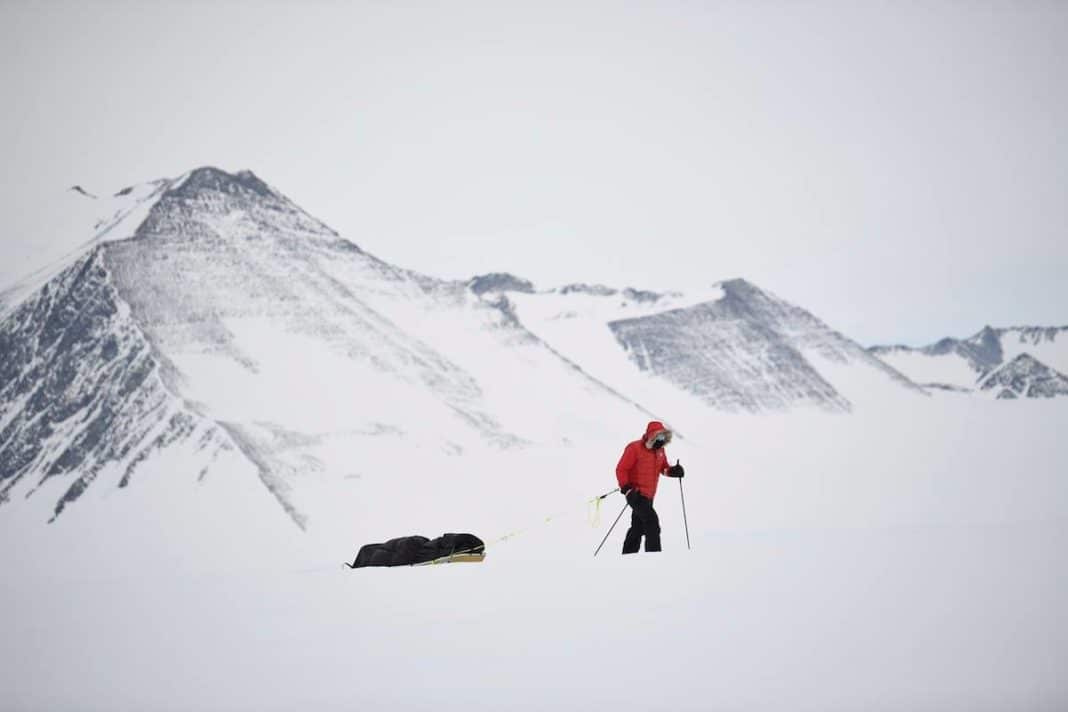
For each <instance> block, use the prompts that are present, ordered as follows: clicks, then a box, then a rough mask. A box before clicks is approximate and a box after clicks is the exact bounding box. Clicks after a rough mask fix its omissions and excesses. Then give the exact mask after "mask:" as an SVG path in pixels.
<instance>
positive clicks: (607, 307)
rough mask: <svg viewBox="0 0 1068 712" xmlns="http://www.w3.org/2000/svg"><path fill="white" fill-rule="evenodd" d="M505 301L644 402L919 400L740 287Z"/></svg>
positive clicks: (769, 407)
mask: <svg viewBox="0 0 1068 712" xmlns="http://www.w3.org/2000/svg"><path fill="white" fill-rule="evenodd" d="M508 298H509V299H511V300H512V301H514V302H515V304H516V310H517V313H518V314H519V316H520V319H521V320H522V321H523V323H524V324H526V325H527V326H528V328H530V329H531V330H532V331H533V332H534V333H536V334H537V335H538V336H539V337H540V338H542V339H543V340H544V341H545V342H546V343H548V344H550V345H551V346H552V347H553V348H554V349H556V350H557V351H559V352H560V353H562V354H564V355H566V356H567V357H568V358H569V359H571V360H573V361H575V362H576V363H579V364H582V365H583V366H584V367H587V368H591V369H593V368H596V369H597V373H599V374H603V375H602V377H603V378H605V379H606V380H607V381H608V382H610V383H612V384H613V386H614V387H616V388H617V389H621V390H624V391H625V392H627V393H640V394H641V395H640V396H639V397H640V398H641V400H642V401H643V402H646V403H649V402H654V403H655V402H656V400H657V397H656V396H655V395H653V394H654V393H655V392H656V390H657V389H659V390H663V387H664V386H671V387H673V388H674V389H677V390H678V391H681V392H683V393H686V394H687V395H689V396H690V397H692V398H694V399H696V400H698V401H699V402H700V403H701V404H702V406H703V407H705V408H707V407H712V408H715V409H717V410H721V411H726V412H751V413H759V412H769V411H780V410H785V409H791V408H797V407H815V408H818V409H822V410H827V411H838V412H842V411H848V410H850V409H851V408H852V407H853V405H854V403H856V402H861V401H865V400H866V399H870V398H871V396H872V395H873V393H875V392H880V393H883V392H890V393H893V394H895V395H899V396H900V395H904V396H905V397H908V396H909V395H916V396H919V395H923V391H922V389H920V388H919V387H918V386H916V385H915V384H913V383H912V382H911V381H909V380H908V379H907V378H906V377H904V376H903V375H901V374H900V373H898V372H897V371H895V370H894V369H893V368H891V367H889V366H887V365H886V364H885V363H883V362H882V361H880V360H879V359H878V358H876V357H874V356H873V355H871V354H869V353H868V352H866V351H865V350H864V348H863V347H861V346H860V345H859V344H857V343H856V342H854V341H851V340H850V339H848V338H846V337H844V336H843V335H841V334H839V333H838V332H836V331H834V330H833V329H831V328H830V327H828V326H827V325H826V324H824V323H823V322H822V321H820V320H819V319H817V318H816V317H814V316H813V315H812V314H810V313H808V312H806V311H805V310H803V309H801V308H799V307H796V306H793V305H791V304H789V303H788V302H786V301H784V300H782V299H780V298H778V297H775V296H773V295H771V294H769V293H768V292H765V291H763V290H761V289H760V288H758V287H756V286H755V285H753V284H751V283H749V282H746V281H745V280H742V279H735V280H730V281H726V282H721V283H719V284H716V285H713V286H712V288H711V289H710V290H709V291H708V293H706V294H700V295H683V294H678V293H670V294H658V293H656V292H649V291H639V290H634V289H624V290H616V289H612V288H609V287H604V286H602V285H592V286H590V285H570V286H568V287H564V288H560V289H556V290H550V291H548V292H543V293H542V292H537V293H529V292H524V293H515V294H510V295H508ZM624 362H625V363H624ZM609 372H611V374H612V376H611V377H610V376H608V375H607V374H608V373H609ZM640 376H645V377H646V378H644V379H642V378H640ZM650 378H651V379H655V382H656V384H658V385H656V386H654V387H652V388H649V386H650V385H651V383H650V380H649V379H650ZM624 384H626V385H624ZM669 410H672V411H674V410H677V408H674V407H672V408H670V409H669Z"/></svg>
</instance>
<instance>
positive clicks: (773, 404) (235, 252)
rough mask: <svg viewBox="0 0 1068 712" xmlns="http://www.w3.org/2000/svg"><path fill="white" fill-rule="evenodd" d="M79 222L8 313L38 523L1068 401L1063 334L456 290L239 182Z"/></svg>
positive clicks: (186, 183)
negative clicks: (661, 429)
mask: <svg viewBox="0 0 1068 712" xmlns="http://www.w3.org/2000/svg"><path fill="white" fill-rule="evenodd" d="M69 197H70V199H71V200H76V201H78V203H77V204H76V205H72V207H71V210H72V211H83V212H85V213H86V221H85V228H84V236H83V237H82V238H81V239H80V243H79V244H80V246H79V248H78V249H77V250H75V251H74V252H73V253H72V254H71V255H69V256H68V257H67V258H65V259H63V260H60V261H59V262H57V263H55V264H53V265H51V266H50V267H47V268H45V269H42V270H40V271H38V272H37V273H35V274H33V275H31V276H30V277H28V278H27V279H25V280H22V281H21V282H19V283H17V284H15V285H12V286H10V287H9V288H8V289H6V290H5V291H3V292H2V293H0V505H2V504H4V503H10V502H12V501H14V500H16V499H25V498H27V497H33V498H35V499H36V498H41V497H44V498H47V500H48V501H49V502H50V503H51V505H50V510H51V516H52V517H56V516H59V515H60V514H61V513H62V512H63V511H64V510H65V508H67V507H69V506H70V505H71V504H72V503H74V502H75V501H77V500H78V499H79V498H80V497H82V495H83V494H84V493H85V492H86V491H87V490H88V489H89V488H90V487H104V488H123V487H126V486H128V485H129V483H130V482H131V481H132V480H133V479H134V478H136V477H138V475H139V472H140V471H141V468H142V465H143V464H144V463H145V462H146V461H148V460H149V459H151V458H161V457H172V458H175V460H174V462H175V463H176V464H175V465H174V467H175V468H180V469H182V470H183V471H189V472H194V473H196V476H197V477H200V478H203V477H209V476H214V473H216V471H218V470H219V469H220V468H221V467H222V466H221V465H220V464H219V463H220V462H222V461H232V458H238V459H242V460H244V461H245V462H247V463H251V465H252V466H253V467H254V468H255V470H256V472H258V474H259V477H260V479H261V481H262V482H263V484H264V486H266V487H267V488H268V490H269V491H270V492H271V493H272V494H273V495H274V496H275V498H276V499H277V500H278V502H279V504H280V505H281V506H282V507H283V508H284V510H285V511H286V512H287V513H288V514H289V515H290V517H291V518H292V519H293V521H294V522H295V523H296V524H298V525H299V526H302V527H303V526H306V524H307V522H308V518H309V516H310V513H309V508H308V507H307V506H306V500H308V499H310V498H308V497H306V493H307V492H308V491H310V490H311V489H312V488H315V487H321V486H324V485H323V483H324V482H325V483H329V482H331V481H334V480H335V479H337V478H341V477H350V476H351V475H350V473H351V468H352V463H353V462H359V463H361V467H366V468H370V469H373V468H381V469H388V468H389V467H391V466H392V462H391V459H390V452H391V451H393V452H396V450H397V449H413V448H414V449H418V448H423V449H428V450H431V451H434V452H438V453H442V454H444V455H446V456H449V455H461V454H463V453H465V452H468V451H471V450H474V449H486V448H489V449H510V448H521V447H526V446H528V445H530V444H551V445H558V446H560V447H567V446H568V445H569V443H571V442H573V441H574V439H575V438H589V437H594V438H596V437H605V438H611V439H618V437H619V434H620V433H626V434H628V435H629V434H630V433H631V432H633V431H634V429H635V423H639V425H640V424H641V423H642V422H643V421H644V420H645V419H647V418H653V417H656V418H663V419H668V420H673V421H674V423H675V424H676V425H677V427H678V429H679V431H680V433H684V432H685V431H686V429H687V428H692V429H698V428H699V427H700V424H701V422H702V419H703V418H705V417H707V415H708V414H709V413H711V412H713V411H716V412H727V413H731V412H734V413H767V412H780V411H786V410H796V409H815V410H820V411H828V412H838V413H843V412H848V411H851V410H853V409H856V408H864V407H868V406H869V405H870V404H874V405H878V404H882V403H885V402H886V400H887V399H891V398H896V399H904V400H906V401H909V402H910V403H915V404H922V403H923V402H924V400H925V399H927V398H929V397H930V396H931V392H932V388H929V387H928V386H930V387H933V389H934V392H938V391H941V390H958V391H961V390H967V391H972V392H975V393H976V394H987V393H989V394H991V395H994V396H997V397H1000V398H1009V397H1048V396H1054V395H1061V394H1065V393H1068V389H1066V382H1068V381H1066V379H1065V377H1064V376H1063V375H1061V373H1059V372H1058V369H1063V368H1065V367H1068V364H1065V363H1064V362H1065V360H1068V351H1066V349H1065V348H1064V347H1065V345H1066V344H1068V338H1066V337H1063V332H1064V331H1066V330H1065V329H1054V330H1049V329H1045V330H1041V329H1023V330H1021V329H1014V330H991V329H984V330H983V331H982V332H980V334H977V335H976V336H975V337H972V338H971V339H967V340H964V341H954V340H944V341H942V342H939V343H938V344H935V345H932V346H931V347H926V348H924V349H910V348H908V347H903V346H898V347H874V348H872V349H864V348H862V347H861V346H860V345H858V344H857V343H856V342H855V341H853V340H851V339H849V338H848V337H846V336H845V335H842V334H840V333H838V332H836V331H834V330H833V329H831V328H830V327H829V326H827V325H826V324H824V323H823V322H822V321H820V320H819V319H818V318H816V317H815V316H814V315H812V314H810V313H809V312H807V311H805V310H803V309H801V308H800V307H797V306H794V305H792V304H789V303H788V302H786V301H784V300H782V299H780V298H778V297H776V296H774V295H772V294H770V293H768V292H766V291H764V290H761V289H760V288H758V287H757V286H755V285H753V284H751V283H749V282H746V281H745V280H741V279H735V280H729V281H725V282H721V283H718V284H715V285H712V286H711V287H710V288H709V289H708V291H707V292H706V293H703V294H691V295H685V294H680V293H675V292H669V293H660V292H654V291H646V290H639V289H633V288H626V289H616V288H612V287H606V286H603V285H585V284H572V285H567V286H563V287H558V288H555V289H549V290H539V289H537V288H536V287H535V286H534V285H533V284H532V283H531V282H529V281H527V280H525V279H522V278H521V277H517V276H514V275H509V274H501V273H497V274H487V275H481V276H477V277H474V278H472V279H470V280H467V281H449V280H441V279H438V278H435V277H433V276H430V275H424V274H420V273H417V272H413V271H411V270H406V269H403V268H400V267H396V266H394V265H390V264H388V263H386V262H384V261H382V260H380V259H378V258H376V257H374V256H373V255H371V254H369V253H367V252H365V251H363V250H362V249H361V248H360V247H358V246H357V245H356V244H354V243H353V242H351V241H349V240H347V239H345V238H343V237H341V236H340V235H338V234H337V233H336V232H334V231H333V230H332V229H330V228H329V227H328V226H326V225H324V224H323V223H322V222H321V221H319V220H317V219H315V218H314V217H312V216H310V215H308V214H307V213H306V212H304V211H303V210H302V209H300V208H299V207H298V206H297V205H295V204H294V203H293V202H292V201H291V200H289V199H288V198H286V197H285V196H284V195H283V194H282V193H281V192H279V191H278V190H277V189H275V188H273V187H271V186H270V185H268V184H267V183H265V182H264V181H262V180H261V179H260V178H259V177H257V176H255V175H254V174H252V173H251V172H249V171H241V172H238V173H234V174H230V173H227V172H225V171H222V170H219V169H216V168H210V167H206V168H199V169H196V170H194V171H191V172H189V173H187V174H185V175H183V176H180V177H179V178H176V179H166V180H157V181H153V182H151V183H146V184H142V185H138V186H131V187H130V188H126V189H123V190H121V191H118V193H116V194H115V195H113V196H111V197H108V198H97V197H94V193H92V192H90V191H87V190H85V189H81V188H79V189H77V190H72V191H71V192H70V194H69ZM1058 337H1061V338H1060V340H1059V341H1058ZM179 458H180V462H179ZM102 483H103V484H102Z"/></svg>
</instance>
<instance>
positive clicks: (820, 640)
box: [0, 400, 1068, 710]
mask: <svg viewBox="0 0 1068 712" xmlns="http://www.w3.org/2000/svg"><path fill="white" fill-rule="evenodd" d="M924 403H925V408H924V409H923V410H911V411H904V410H899V411H895V410H893V409H888V410H886V411H885V412H869V413H866V414H854V415H851V416H825V415H802V414H794V415H788V416H756V417H750V416H735V417H730V418H710V419H709V421H708V422H707V423H706V424H703V425H701V424H692V423H691V424H687V425H688V427H689V428H690V429H691V430H692V431H693V435H694V437H693V438H692V440H693V441H698V440H699V441H701V443H702V446H700V447H698V446H696V445H694V444H693V443H692V442H686V443H673V444H672V446H670V452H669V457H671V458H673V459H674V458H680V459H681V460H682V462H683V464H684V465H686V466H687V472H688V474H687V477H686V478H685V480H684V481H683V482H684V486H685V494H686V504H687V510H688V518H689V524H690V534H691V538H692V542H693V549H692V550H691V551H687V550H686V548H685V543H684V542H685V537H684V535H683V532H682V528H681V520H680V519H681V517H680V515H681V511H680V503H679V496H678V493H677V489H678V487H677V485H676V483H675V482H672V481H666V482H664V483H663V486H662V487H661V491H660V493H659V494H658V498H657V507H658V510H659V511H660V514H661V519H662V520H663V522H664V540H665V546H666V548H667V550H666V551H665V552H663V553H662V554H660V555H645V554H639V555H638V556H636V557H628V558H626V559H623V558H622V557H619V556H618V548H619V546H620V542H621V539H622V535H623V531H622V528H623V527H624V526H625V524H626V520H624V522H622V523H621V524H620V526H619V527H617V529H616V530H615V532H614V533H613V535H612V537H611V538H610V539H609V542H608V544H606V545H605V549H604V550H603V551H602V552H601V554H600V556H598V557H597V558H596V559H595V558H593V557H592V553H593V549H594V548H595V547H596V545H597V543H598V542H599V541H600V539H601V537H602V536H603V534H604V532H605V531H606V530H607V527H608V526H609V524H610V522H611V520H612V519H613V518H614V517H615V514H616V513H618V507H619V506H621V504H622V502H621V500H620V498H619V496H618V495H614V496H612V497H610V498H609V499H607V500H606V501H605V502H604V504H603V507H602V511H601V525H600V527H599V528H596V529H594V528H591V527H590V526H589V524H588V521H587V513H588V512H587V505H586V500H587V499H588V498H589V497H591V496H593V495H596V494H600V493H601V492H604V491H607V490H608V489H610V488H611V487H612V486H614V480H613V477H612V475H611V470H612V466H613V465H614V460H615V457H616V456H617V455H618V451H619V450H621V448H622V445H623V444H625V443H624V440H625V438H621V439H618V440H615V441H610V440H609V439H607V438H604V437H602V438H591V439H590V440H588V441H586V440H583V441H581V444H580V445H579V446H576V447H575V448H572V449H570V450H568V451H567V452H566V453H565V452H562V451H561V450H560V449H555V448H535V449H532V450H527V451H521V452H520V451H509V452H498V453H486V454H484V455H481V456H471V457H464V458H448V457H445V456H441V455H438V454H433V453H422V454H420V455H417V456H410V457H408V458H407V460H408V462H407V463H406V464H410V465H416V464H421V465H422V466H421V467H410V466H405V467H399V466H398V467H394V468H388V469H385V470H377V469H374V468H369V469H367V470H366V471H364V472H363V476H362V477H360V478H358V479H353V480H348V481H347V486H349V487H350V488H351V489H352V490H353V492H354V496H352V497H349V498H347V499H346V506H347V507H348V515H349V528H348V531H347V532H341V531H326V530H323V529H316V528H312V529H310V530H309V531H308V532H303V533H302V532H300V531H299V530H298V529H297V528H296V527H293V526H292V523H291V522H289V521H288V519H287V518H286V517H285V516H284V515H283V514H282V513H281V510H280V509H279V508H278V507H277V506H276V505H275V504H274V503H273V501H271V500H270V497H269V495H267V494H266V492H265V490H264V489H263V488H262V487H261V486H259V484H258V482H257V481H256V478H255V473H254V472H252V471H251V470H250V468H249V467H248V466H247V463H242V462H241V460H240V459H239V458H234V459H232V460H230V461H229V462H228V463H227V467H226V468H224V470H223V472H225V475H221V476H216V475H213V476H210V477H208V478H207V479H206V480H205V481H204V482H197V481H196V480H195V478H194V477H193V475H192V473H190V472H188V471H183V467H182V458H181V457H179V456H178V455H173V456H172V455H170V454H166V455H161V456H159V457H158V458H156V459H154V460H153V462H152V467H153V468H155V470H154V472H153V473H152V474H151V476H145V477H142V478H139V479H138V480H136V481H135V482H134V483H133V484H131V486H130V487H129V488H127V489H125V490H121V491H114V492H112V493H111V494H108V495H103V494H102V493H103V492H104V490H102V489H101V490H98V491H97V493H96V494H93V495H89V494H87V495H86V496H87V497H89V496H94V497H100V498H101V500H100V501H96V502H93V503H92V504H93V507H92V508H90V507H89V506H79V507H74V508H72V509H71V510H70V513H69V515H64V517H62V518H60V519H59V520H57V522H56V524H55V525H52V526H49V527H42V526H41V525H40V523H39V519H35V518H33V517H27V516H26V515H25V511H24V510H23V509H21V508H6V509H4V510H0V515H2V516H0V527H2V529H0V533H2V535H3V536H4V538H5V540H6V541H19V542H20V545H19V547H17V549H16V548H13V547H8V548H6V549H5V551H4V554H3V559H2V561H0V564H2V565H3V566H4V569H5V577H4V579H3V584H2V586H0V605H2V606H3V608H4V609H5V610H8V611H17V612H18V615H16V616H13V617H12V618H11V619H10V620H9V624H8V629H7V633H6V635H5V636H4V637H3V638H2V639H0V640H2V642H0V659H2V660H3V661H4V665H3V666H2V667H0V683H2V687H0V689H3V690H6V691H7V692H5V693H3V695H4V697H5V700H6V702H7V704H6V705H5V706H6V707H8V708H14V709H27V708H48V709H58V710H62V709H115V708H138V709H150V710H153V709H198V710H212V709H262V710H274V709H277V710H281V709H293V708H311V709H323V710H331V709H339V710H340V709H353V708H359V707H365V708H371V709H394V710H421V709H431V708H433V709H443V710H450V709H486V710H489V709H501V708H508V709H528V710H536V709H547V708H553V709H560V710H577V709H589V708H591V707H594V708H598V707H609V706H610V707H611V708H612V709H621V710H629V709H635V710H637V709H648V708H670V709H679V710H705V709H709V708H717V709H747V710H750V709H751V710H847V709H859V708H876V709H894V710H898V709H904V710H910V709H930V708H942V709H969V708H989V707H997V708H1005V709H1055V708H1058V707H1060V706H1062V705H1063V704H1064V702H1065V701H1066V700H1068V685H1066V682H1065V680H1064V676H1063V674H1062V672H1063V670H1062V666H1061V664H1060V661H1063V660H1064V658H1065V655H1066V654H1068V622H1066V620H1065V618H1064V616H1062V615H1061V608H1062V601H1063V600H1064V596H1065V594H1068V565H1066V564H1065V561H1064V559H1063V556H1062V555H1061V554H1062V552H1063V548H1064V546H1065V545H1066V544H1068V523H1066V521H1065V517H1064V513H1065V512H1066V511H1068V509H1066V507H1068V485H1066V483H1065V481H1064V479H1063V476H1062V473H1063V471H1064V469H1065V465H1066V464H1068V447H1066V446H1065V444H1064V443H1063V438H1061V437H1060V433H1061V432H1063V428H1064V426H1065V424H1066V416H1065V410H1064V408H1063V406H1062V405H1059V404H1057V403H1056V402H1028V403H1011V404H1004V403H996V402H991V401H972V402H971V403H969V404H964V403H962V402H960V401H951V400H950V401H946V400H926V401H924ZM1006 405H1008V406H1009V408H1008V409H1006V408H1005V407H1004V406H1006ZM1017 406H1025V407H1017ZM636 425H639V426H640V425H641V423H636ZM354 466H358V465H357V463H355V462H354ZM339 490H340V487H339V486H337V485H334V486H330V487H324V488H323V489H322V491H321V492H319V493H318V494H317V496H320V497H322V498H323V500H324V501H323V502H322V503H321V505H322V506H328V504H329V503H328V502H327V500H332V499H335V498H337V497H338V496H339V494H340V492H339ZM32 501H33V500H30V502H32ZM557 513H561V514H560V516H558V517H557V518H555V519H553V520H552V521H550V522H548V523H545V522H543V518H544V517H545V516H547V515H550V514H557ZM516 529H519V530H524V529H525V531H523V532H522V533H520V534H519V535H518V536H516V537H515V538H513V539H510V540H508V541H506V542H503V543H498V544H491V546H490V547H489V554H488V556H487V559H486V560H485V562H483V563H481V564H456V565H451V566H438V567H429V568H402V569H387V570H381V569H379V570H367V569H364V570H359V571H355V572H353V571H348V570H347V569H343V568H342V567H341V565H340V562H341V561H342V560H344V559H350V560H351V556H352V555H353V554H354V553H355V549H356V548H357V547H358V546H359V545H360V544H361V543H366V542H369V541H380V540H382V539H385V538H389V537H392V536H397V535H403V534H409V533H424V534H426V535H430V536H433V535H437V534H440V533H442V532H444V531H455V530H470V531H473V532H475V533H477V534H479V535H481V536H483V538H486V539H487V540H492V539H493V538H496V537H498V536H501V535H504V534H507V533H509V532H510V531H513V530H516ZM29 532H32V533H33V535H32V536H30V535H29ZM133 532H136V533H137V535H136V536H131V533H133ZM645 651H648V652H645ZM72 671H76V672H77V676H78V684H76V685H73V684H70V682H69V677H70V675H71V674H72Z"/></svg>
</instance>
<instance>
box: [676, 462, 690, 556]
mask: <svg viewBox="0 0 1068 712" xmlns="http://www.w3.org/2000/svg"><path fill="white" fill-rule="evenodd" d="M679 496H680V497H682V526H683V527H685V528H686V548H687V549H689V548H690V525H689V524H688V523H687V522H686V495H685V494H683V492H682V478H681V477H680V478H679Z"/></svg>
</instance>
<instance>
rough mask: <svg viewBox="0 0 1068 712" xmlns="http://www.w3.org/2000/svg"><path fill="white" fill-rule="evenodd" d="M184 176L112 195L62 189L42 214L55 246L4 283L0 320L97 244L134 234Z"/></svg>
mask: <svg viewBox="0 0 1068 712" xmlns="http://www.w3.org/2000/svg"><path fill="white" fill-rule="evenodd" d="M184 179H185V176H182V177H181V178H178V179H176V180H174V181H171V180H158V181H152V182H150V183H141V184H138V185H136V186H131V187H130V189H129V192H128V193H125V194H122V195H118V194H117V195H114V196H111V197H101V198H90V197H87V196H85V195H81V194H78V193H75V192H73V191H67V192H66V193H64V194H63V195H62V196H61V197H60V198H59V199H57V200H56V205H55V206H53V209H51V210H47V211H42V212H41V213H40V214H39V219H40V221H41V224H40V226H39V228H38V232H39V233H40V234H42V235H47V236H48V237H49V244H51V245H54V246H56V247H54V248H53V249H52V250H51V251H49V252H43V253H39V254H38V255H37V257H36V262H37V265H36V269H34V270H33V271H32V272H30V273H29V274H27V275H25V276H23V277H20V278H18V279H16V280H15V281H14V282H12V283H10V284H0V319H2V318H4V317H6V316H7V315H8V314H10V313H11V312H12V311H13V310H14V309H15V308H16V307H17V306H18V305H19V304H20V303H21V302H22V301H23V300H24V299H25V298H26V297H27V296H29V295H30V294H32V293H33V292H35V291H37V290H38V289H40V288H41V287H42V286H43V285H44V284H46V283H47V282H49V281H51V280H52V279H54V278H55V277H56V276H57V275H58V274H59V273H60V272H62V271H63V270H65V269H66V268H67V267H69V266H70V264H71V263H72V262H75V261H77V260H78V259H80V258H81V257H82V256H84V255H85V254H87V253H88V252H89V251H91V250H92V249H93V248H94V247H96V246H97V245H99V244H101V243H103V242H109V241H113V240H123V239H126V238H128V237H131V236H132V235H133V234H134V232H135V231H136V230H137V228H138V226H140V225H141V223H143V222H144V220H145V218H146V217H147V216H148V213H149V211H150V210H151V209H152V207H153V206H154V205H155V203H156V201H157V200H159V198H160V196H161V195H162V194H163V193H164V191H166V190H168V189H169V188H171V187H173V186H176V185H179V184H181V182H182V181H183V180H184ZM87 236H89V237H88V239H87Z"/></svg>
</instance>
